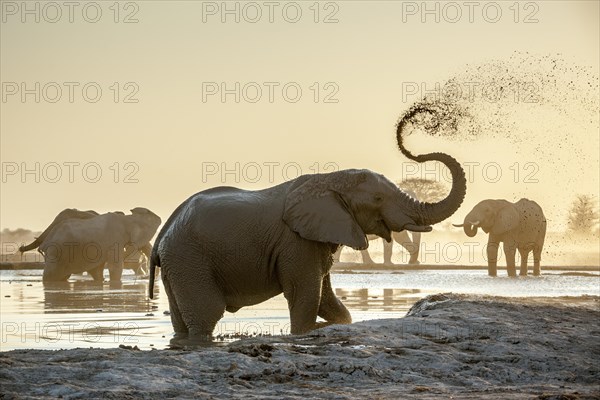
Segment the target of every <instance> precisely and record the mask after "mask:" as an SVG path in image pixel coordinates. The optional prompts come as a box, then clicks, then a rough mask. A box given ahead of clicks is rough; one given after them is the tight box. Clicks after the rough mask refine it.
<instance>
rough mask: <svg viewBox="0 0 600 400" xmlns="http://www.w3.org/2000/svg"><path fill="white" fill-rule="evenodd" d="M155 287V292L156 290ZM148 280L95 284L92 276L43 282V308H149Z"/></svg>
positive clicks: (89, 309)
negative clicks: (69, 280) (72, 280)
mask: <svg viewBox="0 0 600 400" xmlns="http://www.w3.org/2000/svg"><path fill="white" fill-rule="evenodd" d="M158 286H159V285H157V288H155V293H156V292H158V291H159V289H158ZM151 310H152V306H151V301H150V300H149V299H148V281H146V280H136V281H133V282H111V283H108V282H106V283H103V284H98V283H96V282H94V281H91V280H85V281H74V282H45V283H44V312H45V313H64V312H66V311H69V312H78V313H79V312H98V311H103V312H145V311H151Z"/></svg>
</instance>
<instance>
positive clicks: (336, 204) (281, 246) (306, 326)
mask: <svg viewBox="0 0 600 400" xmlns="http://www.w3.org/2000/svg"><path fill="white" fill-rule="evenodd" d="M402 127H403V125H402V124H400V123H399V124H398V130H397V140H398V146H399V148H400V150H401V151H402V153H403V154H405V155H407V156H409V157H411V158H412V159H413V160H416V161H418V162H424V161H429V160H437V161H440V162H442V163H444V164H445V165H446V166H447V167H448V168H449V169H450V171H451V173H452V178H453V184H452V189H451V191H450V193H449V194H448V196H447V197H446V198H445V199H443V200H442V201H440V202H438V203H421V202H419V201H417V200H415V199H413V198H411V197H410V196H408V195H407V194H406V193H405V192H403V191H402V190H400V189H399V188H398V187H397V186H396V185H395V184H394V183H393V182H391V181H389V180H388V179H386V178H385V177H384V176H383V175H380V174H377V173H374V172H372V171H370V170H357V169H349V170H341V171H335V172H330V173H322V174H310V175H300V176H299V177H297V178H295V179H292V180H289V181H287V182H284V183H281V184H279V185H276V186H273V187H270V188H266V189H262V190H255V191H253V190H243V189H238V188H234V187H214V188H211V189H207V190H204V191H201V192H199V193H196V194H194V195H192V196H191V197H189V198H188V199H187V200H185V201H184V202H183V203H181V204H180V205H179V206H178V207H177V208H176V209H175V211H174V212H173V213H172V214H171V216H170V217H169V219H168V220H167V222H166V223H165V224H164V226H163V227H162V229H161V230H160V232H159V234H158V236H157V238H156V240H155V242H154V246H153V247H152V255H151V257H150V274H149V277H150V282H149V297H150V298H153V292H152V289H153V287H154V279H155V278H154V277H155V271H156V268H157V267H159V268H161V275H162V281H163V285H164V287H165V292H166V293H167V297H168V301H169V308H170V314H171V323H172V325H173V328H174V332H175V334H174V337H173V338H172V339H171V343H172V344H174V345H194V344H199V342H204V341H210V340H212V332H213V330H214V328H215V326H216V324H217V322H218V321H219V320H220V319H221V318H222V317H223V314H224V312H225V311H228V312H232V313H234V312H236V311H238V310H239V309H240V308H242V307H245V306H250V305H254V304H258V303H261V302H263V301H265V300H267V299H269V298H271V297H274V296H276V295H279V294H281V293H283V295H284V297H285V299H286V300H287V303H288V308H289V313H290V325H291V326H290V331H291V333H292V334H301V333H305V332H308V331H310V330H313V329H315V328H318V327H322V326H325V325H329V324H337V323H344V324H345V323H351V322H352V317H351V315H350V312H349V311H348V309H347V308H346V307H345V306H344V305H343V304H342V302H341V301H340V300H339V299H338V298H337V297H336V296H335V294H334V291H333V289H332V285H331V278H330V273H329V271H330V268H331V265H332V263H333V258H332V254H333V253H335V251H336V250H337V248H338V246H339V245H342V244H343V245H345V246H349V247H352V248H354V249H366V248H367V246H368V241H367V238H366V235H367V234H374V235H377V236H380V237H382V238H384V239H385V240H387V241H388V242H389V241H391V239H392V238H391V233H392V231H395V232H401V231H403V230H408V231H413V232H429V231H431V229H432V228H431V226H430V225H432V224H436V223H438V222H441V221H443V220H445V219H447V218H448V217H450V216H451V215H452V214H453V213H454V212H455V211H456V210H457V209H458V208H459V206H460V204H461V203H462V201H463V199H464V196H465V193H466V180H465V173H464V170H463V169H462V167H461V165H460V163H458V161H456V160H455V159H454V158H452V157H451V156H449V155H447V154H445V153H430V154H424V155H417V156H414V155H412V154H411V153H410V152H409V151H408V150H406V149H405V148H404V147H403V145H402V136H401V134H400V131H401V129H402ZM317 316H319V317H321V318H323V319H324V321H322V322H317Z"/></svg>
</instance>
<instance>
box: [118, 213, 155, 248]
mask: <svg viewBox="0 0 600 400" xmlns="http://www.w3.org/2000/svg"><path fill="white" fill-rule="evenodd" d="M124 218H125V219H126V221H127V228H128V229H127V231H128V232H129V244H130V245H133V246H134V247H135V248H136V249H143V247H144V246H146V245H147V244H148V242H149V241H150V239H152V236H154V234H155V233H156V230H157V229H158V227H159V226H160V224H161V222H162V221H161V219H160V217H159V216H158V215H156V214H154V213H153V212H152V211H150V210H148V209H147V208H144V207H136V208H133V209H132V210H131V215H126V216H124Z"/></svg>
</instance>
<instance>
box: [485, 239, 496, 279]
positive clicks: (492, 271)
mask: <svg viewBox="0 0 600 400" xmlns="http://www.w3.org/2000/svg"><path fill="white" fill-rule="evenodd" d="M498 246H499V245H498V243H497V242H488V244H487V247H486V252H487V259H488V275H489V276H497V275H498Z"/></svg>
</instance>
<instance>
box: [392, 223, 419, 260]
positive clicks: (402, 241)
mask: <svg viewBox="0 0 600 400" xmlns="http://www.w3.org/2000/svg"><path fill="white" fill-rule="evenodd" d="M392 237H393V238H394V240H396V242H398V244H399V245H400V246H402V247H404V248H405V249H406V251H408V254H410V259H409V260H408V264H419V260H418V258H419V244H420V243H421V233H420V232H412V237H413V240H411V239H410V236H408V232H407V231H402V232H397V233H396V232H394V233H393V234H392Z"/></svg>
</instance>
